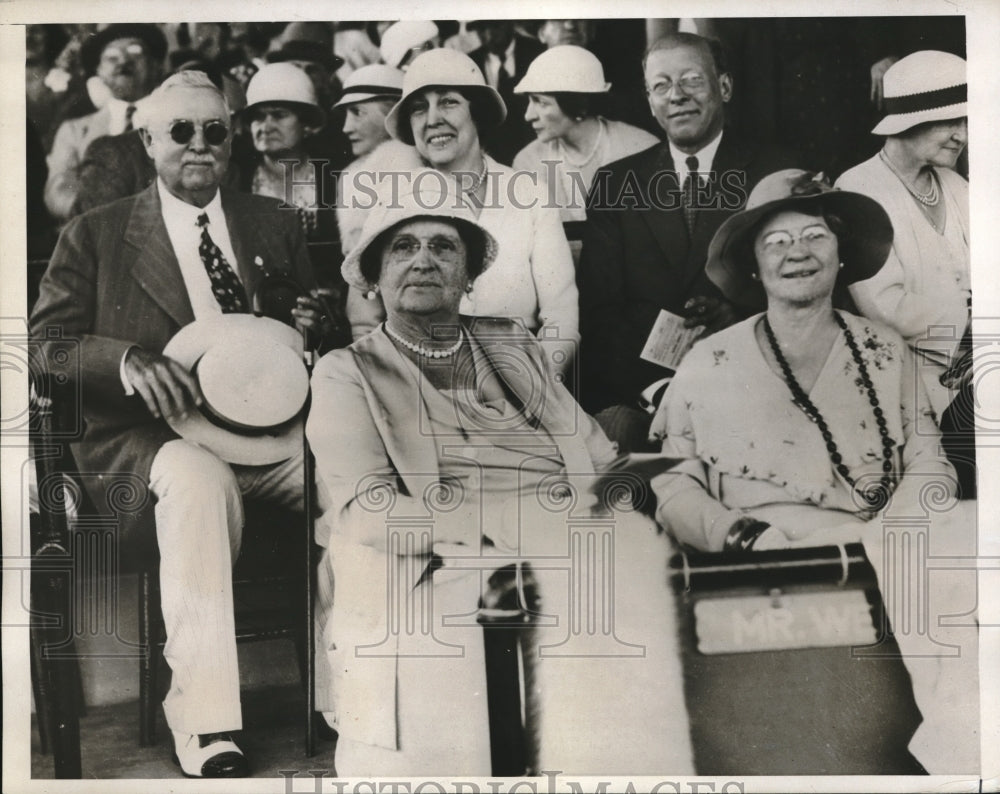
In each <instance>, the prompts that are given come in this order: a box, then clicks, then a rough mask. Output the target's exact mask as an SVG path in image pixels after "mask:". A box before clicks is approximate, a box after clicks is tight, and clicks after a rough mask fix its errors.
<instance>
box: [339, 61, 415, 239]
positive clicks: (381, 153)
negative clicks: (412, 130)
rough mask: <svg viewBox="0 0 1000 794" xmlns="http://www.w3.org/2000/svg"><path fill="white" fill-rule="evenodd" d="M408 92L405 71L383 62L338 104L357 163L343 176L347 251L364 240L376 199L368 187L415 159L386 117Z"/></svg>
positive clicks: (354, 77)
mask: <svg viewBox="0 0 1000 794" xmlns="http://www.w3.org/2000/svg"><path fill="white" fill-rule="evenodd" d="M402 93H403V73H402V72H401V71H400V70H399V69H394V68H392V67H391V66H387V65H385V64H382V63H376V64H371V65H370V66H362V67H361V68H360V69H357V70H356V71H354V72H352V73H351V76H350V77H348V78H347V81H346V82H345V83H344V95H343V96H342V97H341V98H340V101H339V102H337V104H336V105H334V108H335V109H341V108H342V110H341V111H340V114H338V115H341V114H342V115H343V118H344V132H345V134H346V135H347V138H348V140H349V141H350V143H351V153H352V154H353V155H354V158H355V159H354V160H353V162H351V163H350V164H349V165H348V166H347V167H346V168H345V169H344V171H343V173H342V174H341V177H340V201H339V204H338V207H337V223H338V225H339V227H340V240H341V245H342V247H343V250H344V251H350V250H351V249H353V248H354V245H355V243H357V241H358V235H360V233H361V227H362V226H363V225H364V222H365V216H366V215H367V210H368V209H370V208H371V205H372V200H371V196H370V194H368V193H365V192H364V189H365V188H366V187H374V186H375V182H376V178H375V176H374V174H375V173H376V171H378V170H384V169H386V168H389V167H391V166H390V164H391V162H392V160H393V159H394V158H397V157H398V158H400V159H405V158H408V157H410V156H411V155H410V154H409V152H408V150H409V149H410V147H409V146H406V144H403V143H400V142H399V141H394V140H393V139H392V138H391V137H390V136H389V132H388V131H387V130H386V128H385V117H386V116H387V115H388V113H389V111H390V110H391V109H392V106H393V105H395V104H396V102H398V101H399V98H400V96H402Z"/></svg>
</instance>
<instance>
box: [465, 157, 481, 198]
mask: <svg viewBox="0 0 1000 794" xmlns="http://www.w3.org/2000/svg"><path fill="white" fill-rule="evenodd" d="M484 181H486V158H485V157H484V158H483V168H482V170H481V171H480V172H479V176H477V177H476V182H475V184H473V185H472V186H471V187H470V188H469V189H468V190H467V191H466V192H467V193H475V192H476V191H477V190H479V186H480V185H482V184H483V182H484Z"/></svg>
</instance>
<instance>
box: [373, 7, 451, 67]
mask: <svg viewBox="0 0 1000 794" xmlns="http://www.w3.org/2000/svg"><path fill="white" fill-rule="evenodd" d="M437 34H438V26H437V25H435V24H434V23H433V22H429V21H418V20H410V19H404V20H401V21H399V22H396V23H394V24H392V25H390V26H389V27H388V28H386V29H385V31H384V32H383V33H382V40H381V42H380V43H379V47H378V49H379V52H380V53H381V54H382V60H383V61H385V62H386V63H387V64H388V65H389V66H393V67H396V68H397V69H398V68H399V66H400V64H401V63H402V62H403V61H404V60H405V59H406V54H407V53H408V52H409V51H410V50H412V49H413V48H414V47H419V46H420V45H421V44H426V43H427V42H429V41H431V40H432V39H434V38H435V37H436V36H437Z"/></svg>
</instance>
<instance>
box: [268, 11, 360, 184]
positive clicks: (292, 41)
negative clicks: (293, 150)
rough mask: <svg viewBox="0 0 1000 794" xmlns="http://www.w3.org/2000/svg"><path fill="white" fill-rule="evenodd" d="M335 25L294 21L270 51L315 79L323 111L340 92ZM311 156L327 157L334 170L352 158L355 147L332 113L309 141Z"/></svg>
mask: <svg viewBox="0 0 1000 794" xmlns="http://www.w3.org/2000/svg"><path fill="white" fill-rule="evenodd" d="M334 27H335V26H334V25H333V23H331V22H292V23H290V24H289V25H288V27H286V28H285V30H284V32H282V34H281V36H280V39H279V41H280V45H281V46H280V47H279V48H278V49H276V50H272V51H271V52H269V53H268V54H267V62H268V63H293V64H295V65H296V66H298V67H299V68H300V69H301V70H302V71H304V72H305V73H306V74H307V75H308V76H309V79H310V80H312V83H313V88H314V89H315V91H316V102H317V104H318V105H319V107H320V108H321V109H322V110H323V112H324V113H325V112H327V111H329V110H330V108H331V107H332V106H333V103H334V101H335V99H336V98H337V97H338V96H340V91H341V86H340V81H339V80H338V79H337V75H336V72H337V69H339V68H340V66H341V65H342V64H343V60H342V59H341V58H339V57H338V56H336V55H334V54H333V33H334ZM307 146H308V151H309V156H310V157H311V158H312V159H314V160H326V161H328V162H329V166H324V167H328V168H330V169H332V170H333V171H340V170H341V169H342V168H343V167H344V166H345V165H347V163H349V162H350V160H351V147H350V144H349V143H348V141H347V136H346V135H344V133H343V130H341V129H340V128H339V127H338V126H337V125H335V124H332V123H331V120H330V118H329V117H328V118H327V120H326V123H325V124H324V125H323V126H322V127H321V128H320V129H319V130H317V132H316V134H315V135H311V136H310V137H309V140H308V142H307Z"/></svg>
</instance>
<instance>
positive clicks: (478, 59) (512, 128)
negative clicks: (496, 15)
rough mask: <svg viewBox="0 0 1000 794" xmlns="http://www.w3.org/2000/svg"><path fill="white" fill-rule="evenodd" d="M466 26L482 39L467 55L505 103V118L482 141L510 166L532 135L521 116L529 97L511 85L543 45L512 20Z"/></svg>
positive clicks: (517, 80)
mask: <svg viewBox="0 0 1000 794" xmlns="http://www.w3.org/2000/svg"><path fill="white" fill-rule="evenodd" d="M469 27H470V28H471V29H472V30H473V31H475V32H476V33H477V34H478V35H479V38H480V39H481V40H482V42H483V43H482V46H480V47H479V48H478V49H475V50H473V51H472V52H470V53H469V57H470V58H472V60H473V61H475V63H476V66H478V67H479V68H480V70H482V72H483V76H484V77H485V78H486V84H487V85H488V86H490V87H491V88H495V89H496V90H497V92H498V93H499V94H500V96H501V98H502V99H503V101H504V104H505V105H507V118H505V119H504V121H503V124H501V125H500V126H499V127H498V128H497V129H496V130H494V131H492V132H490V133H489V134H488V135H487V136H486V137H485V139H484V141H483V142H484V144H485V145H486V148H487V150H488V151H489V153H490V154H491V155H493V156H494V157H495V158H496V159H497V160H498V161H499V162H501V163H503V164H504V165H510V164H511V162H512V161H513V160H514V155H515V154H517V153H518V152H519V151H521V149H523V148H524V147H525V146H527V145H528V144H529V143H530V142H531V141H532V140H533V139H534V137H535V133H534V131H533V130H532V129H531V125H530V124H528V122H527V121H526V120H525V118H524V113H525V111H526V110H527V109H528V99H527V97H526V96H523V95H520V94H517V93H515V92H514V87H515V86H516V85H517V84H518V83H519V82H520V81H521V79H522V78H523V77H524V75H525V74H527V72H528V67H529V66H530V65H531V62H532V61H534V60H535V58H537V57H538V55H539V54H540V53H542V52H544V51H545V48H544V46H542V45H541V44H540V43H539V42H538V41H537V40H535V39H530V38H528V37H527V36H522V35H521V34H519V33H517V32H516V31H515V29H514V23H513V21H511V20H490V19H478V20H473V21H472V22H470V23H469Z"/></svg>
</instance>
